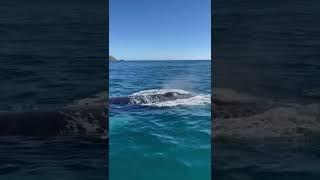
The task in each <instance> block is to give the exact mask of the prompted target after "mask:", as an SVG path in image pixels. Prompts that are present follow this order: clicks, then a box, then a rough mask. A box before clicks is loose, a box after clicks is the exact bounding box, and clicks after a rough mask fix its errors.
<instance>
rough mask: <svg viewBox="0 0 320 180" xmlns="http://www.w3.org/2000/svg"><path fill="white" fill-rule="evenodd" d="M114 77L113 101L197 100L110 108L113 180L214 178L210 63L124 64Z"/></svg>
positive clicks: (115, 67) (114, 70) (112, 73)
mask: <svg viewBox="0 0 320 180" xmlns="http://www.w3.org/2000/svg"><path fill="white" fill-rule="evenodd" d="M109 72H110V76H109V77H110V83H109V85H110V86H109V90H110V97H116V96H128V95H132V94H134V93H136V94H140V95H144V96H148V95H150V94H159V93H163V92H184V93H192V94H193V95H194V97H193V98H187V99H182V100H181V99H180V100H172V101H165V102H160V101H151V102H150V103H145V104H135V105H122V106H119V105H110V114H109V118H110V119H109V123H110V127H109V129H110V141H109V147H110V149H109V164H110V167H109V173H110V174H109V178H110V180H122V179H129V178H130V179H139V180H143V179H148V180H150V179H153V180H157V179H162V180H163V179H169V180H170V179H184V180H189V179H190V180H191V179H202V180H205V179H210V176H211V175H210V168H211V160H210V159H211V158H210V157H211V141H210V139H211V138H210V137H211V135H210V134H211V131H210V129H211V121H210V119H211V118H210V117H211V116H210V114H211V111H210V91H211V90H210V82H211V80H210V74H211V73H210V61H122V62H114V63H110V71H109Z"/></svg>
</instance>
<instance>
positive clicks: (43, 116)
mask: <svg viewBox="0 0 320 180" xmlns="http://www.w3.org/2000/svg"><path fill="white" fill-rule="evenodd" d="M192 96H193V95H192V94H182V93H177V92H167V93H163V94H154V95H148V96H143V95H130V96H124V97H110V98H109V99H108V98H107V95H106V93H103V94H99V95H96V96H94V97H92V98H85V99H81V100H79V101H77V102H76V103H74V104H70V105H67V106H64V107H61V108H55V109H40V110H29V111H13V112H0V136H5V135H14V136H15V135H27V136H70V135H75V136H78V135H80V136H84V137H104V138H105V137H107V135H108V129H109V127H108V118H109V117H108V109H109V108H108V104H109V105H113V104H116V105H139V104H144V103H148V102H154V101H158V102H161V101H173V100H177V99H185V98H190V97H192Z"/></svg>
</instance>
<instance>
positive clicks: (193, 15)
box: [109, 0, 211, 60]
mask: <svg viewBox="0 0 320 180" xmlns="http://www.w3.org/2000/svg"><path fill="white" fill-rule="evenodd" d="M109 6H110V7H109V8H110V11H109V16H110V22H109V23H110V25H109V37H110V39H109V48H110V49H109V52H110V55H112V56H114V57H115V58H117V59H125V60H173V59H174V60H197V59H201V60H204V59H210V57H211V29H210V28H211V17H210V16H211V7H210V0H109Z"/></svg>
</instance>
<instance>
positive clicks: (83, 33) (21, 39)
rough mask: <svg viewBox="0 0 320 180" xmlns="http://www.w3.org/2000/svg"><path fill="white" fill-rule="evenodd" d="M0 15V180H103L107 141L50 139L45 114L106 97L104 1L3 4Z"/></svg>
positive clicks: (75, 137)
mask: <svg viewBox="0 0 320 180" xmlns="http://www.w3.org/2000/svg"><path fill="white" fill-rule="evenodd" d="M0 11H1V15H0V19H1V20H0V34H1V35H0V47H1V48H0V84H1V85H0V86H1V87H0V124H1V126H0V129H1V130H0V134H1V135H0V136H1V137H0V179H1V180H6V179H11V180H21V179H32V180H37V179H40V180H42V179H47V180H56V179H67V180H73V179H74V180H79V179H92V180H93V179H95V180H97V179H99V180H101V179H106V176H107V171H106V169H107V153H106V151H107V142H101V141H96V140H92V139H90V138H89V139H87V138H85V137H83V136H79V134H76V133H74V134H72V133H71V134H65V135H61V134H60V135H58V133H59V132H56V130H55V128H56V127H55V126H50V123H47V122H50V121H47V120H48V119H53V120H58V119H54V118H55V117H56V116H52V115H53V114H48V115H45V114H47V113H46V112H47V111H48V112H50V111H52V112H58V110H61V108H63V107H66V106H68V105H70V104H73V103H74V102H75V101H77V100H81V99H83V98H87V97H90V96H93V95H95V94H98V93H101V92H102V91H106V88H107V84H106V83H105V82H106V74H107V65H106V62H107V61H106V57H107V53H106V49H107V43H106V39H107V21H106V20H107V1H105V2H104V1H103V2H102V1H90V3H89V2H87V1H81V0H80V1H73V0H71V1H59V0H58V1H39V0H31V1H28V2H26V1H21V0H14V1H11V0H8V1H6V0H5V1H1V2H0ZM28 112H31V114H30V116H28V115H26V114H28ZM24 113H26V114H24ZM41 114H42V115H45V116H43V117H41V116H42V115H41ZM54 114H55V113H54ZM38 115H39V117H40V118H38V120H35V119H36V118H37V116H38ZM10 116H11V117H14V118H10ZM13 119H17V124H14V123H15V122H14V121H11V120H13ZM10 123H12V124H10ZM9 124H10V125H9ZM45 124H47V127H46V128H44V127H45V126H46V125H45ZM54 124H55V123H54V122H53V124H52V125H54ZM7 125H8V126H7ZM9 127H11V128H9ZM15 128H16V129H15ZM45 131H47V132H49V131H52V132H53V131H54V133H57V134H47V133H46V132H45ZM56 135H57V136H56Z"/></svg>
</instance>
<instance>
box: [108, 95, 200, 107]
mask: <svg viewBox="0 0 320 180" xmlns="http://www.w3.org/2000/svg"><path fill="white" fill-rule="evenodd" d="M193 96H194V95H193V94H191V93H178V92H166V93H162V94H153V95H130V96H122V97H111V98H109V104H111V105H133V104H135V105H139V104H147V103H152V102H165V101H174V100H178V99H188V98H192V97H193Z"/></svg>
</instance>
